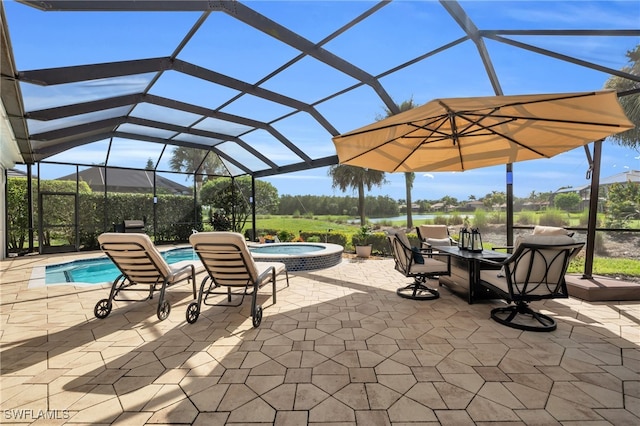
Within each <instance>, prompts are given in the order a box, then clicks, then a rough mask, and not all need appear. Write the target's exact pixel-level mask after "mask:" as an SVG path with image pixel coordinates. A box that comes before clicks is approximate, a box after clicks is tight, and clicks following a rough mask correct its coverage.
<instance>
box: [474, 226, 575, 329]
mask: <svg viewBox="0 0 640 426" xmlns="http://www.w3.org/2000/svg"><path fill="white" fill-rule="evenodd" d="M583 246H584V243H577V242H576V241H575V240H574V239H573V238H571V237H569V236H567V235H529V236H526V237H524V238H522V240H521V241H520V242H519V244H518V246H517V248H516V249H515V251H514V253H513V254H512V255H511V256H510V257H509V258H507V259H506V260H504V261H502V262H490V261H485V262H488V263H493V264H495V265H502V266H503V269H501V270H499V271H498V270H481V271H480V277H479V285H481V286H484V287H486V288H488V289H489V290H491V291H493V292H494V293H496V294H497V295H498V296H499V297H501V298H503V299H505V300H506V301H507V302H508V303H512V302H513V304H512V305H509V306H506V307H498V308H494V309H493V310H491V318H492V319H493V320H495V321H497V322H499V323H500V324H503V325H506V326H508V327H512V328H517V329H520V330H527V331H553V330H555V329H556V327H557V324H556V321H555V320H554V319H553V318H551V317H550V316H548V315H544V314H542V313H540V312H537V311H534V310H533V309H532V308H530V307H529V303H530V302H533V301H538V300H544V299H552V298H567V297H569V295H568V292H567V284H566V281H565V274H566V272H567V267H568V266H569V262H570V261H571V259H572V258H573V257H574V256H575V255H576V254H577V253H578V252H579V251H580V250H581V249H582V247H583Z"/></svg>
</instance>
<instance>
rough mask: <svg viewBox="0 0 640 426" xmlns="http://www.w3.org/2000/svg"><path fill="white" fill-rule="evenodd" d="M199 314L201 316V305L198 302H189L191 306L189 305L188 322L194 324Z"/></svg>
mask: <svg viewBox="0 0 640 426" xmlns="http://www.w3.org/2000/svg"><path fill="white" fill-rule="evenodd" d="M198 316H200V307H199V306H198V302H191V303H189V306H187V322H188V323H189V324H193V323H194V322H196V321H197V320H198Z"/></svg>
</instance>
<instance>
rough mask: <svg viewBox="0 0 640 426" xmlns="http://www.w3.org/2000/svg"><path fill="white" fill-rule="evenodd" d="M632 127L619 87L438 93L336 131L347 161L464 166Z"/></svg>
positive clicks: (538, 152)
mask: <svg viewBox="0 0 640 426" xmlns="http://www.w3.org/2000/svg"><path fill="white" fill-rule="evenodd" d="M632 127H633V124H632V123H631V122H630V121H629V119H627V117H626V116H625V114H624V112H623V110H622V107H621V106H620V104H619V103H618V98H617V96H616V92H615V91H612V90H605V91H597V92H585V93H560V94H535V95H516V96H487V97H474V98H450V99H434V100H432V101H430V102H428V103H426V104H424V105H422V106H420V107H417V108H414V109H411V110H409V111H405V112H403V113H400V114H397V115H394V116H392V117H389V118H386V119H384V120H381V121H377V122H375V123H372V124H370V125H368V126H365V127H362V128H360V129H357V130H353V131H351V132H348V133H345V134H342V135H339V136H336V137H334V138H333V143H334V144H335V146H336V151H337V153H338V158H339V161H340V163H341V164H349V165H353V166H360V167H366V168H371V169H375V170H381V171H385V172H418V171H420V172H422V171H434V172H435V171H464V170H469V169H475V168H479V167H488V166H494V165H498V164H509V163H515V162H517V161H524V160H532V159H536V158H550V157H553V156H554V155H557V154H560V153H562V152H565V151H569V150H571V149H573V148H576V147H579V146H583V145H586V144H588V143H590V142H592V141H596V140H600V139H603V138H605V137H607V136H609V135H612V134H615V133H620V132H623V131H625V130H627V129H630V128H632Z"/></svg>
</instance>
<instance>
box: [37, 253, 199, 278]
mask: <svg viewBox="0 0 640 426" xmlns="http://www.w3.org/2000/svg"><path fill="white" fill-rule="evenodd" d="M161 254H162V257H164V259H165V260H166V261H167V263H168V264H170V265H171V264H173V263H176V262H180V261H183V260H198V257H197V256H196V255H195V253H194V252H193V249H192V248H191V247H185V248H176V249H171V250H167V251H164V252H162V253H161ZM118 275H120V271H119V270H118V268H116V265H114V264H113V262H112V261H111V260H110V259H109V258H108V257H106V256H105V257H98V258H93V259H79V260H74V261H71V262H66V263H61V264H57V265H48V266H46V267H45V284H59V283H70V282H73V283H87V284H99V283H104V282H112V281H113V280H115V279H116V277H117V276H118Z"/></svg>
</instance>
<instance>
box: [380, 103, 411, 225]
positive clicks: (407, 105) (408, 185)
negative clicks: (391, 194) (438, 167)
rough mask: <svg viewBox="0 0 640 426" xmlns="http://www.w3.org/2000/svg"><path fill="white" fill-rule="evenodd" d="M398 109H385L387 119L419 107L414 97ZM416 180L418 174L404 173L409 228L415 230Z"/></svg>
mask: <svg viewBox="0 0 640 426" xmlns="http://www.w3.org/2000/svg"><path fill="white" fill-rule="evenodd" d="M396 106H397V107H398V112H393V111H391V110H390V109H388V108H385V109H384V110H385V114H386V117H391V116H392V115H395V114H398V113H400V112H404V111H408V110H410V109H413V108H415V107H417V106H418V105H416V104H414V103H413V97H411V98H409V99H408V100H406V101H404V102H402V103H401V104H400V105H398V104H396ZM386 117H377V120H382V119H384V118H386ZM415 180H416V174H415V173H414V172H404V184H405V188H406V191H407V200H406V201H407V203H406V204H407V228H413V217H412V216H411V213H412V209H411V205H412V204H413V201H412V200H411V191H412V190H413V182H414V181H415Z"/></svg>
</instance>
